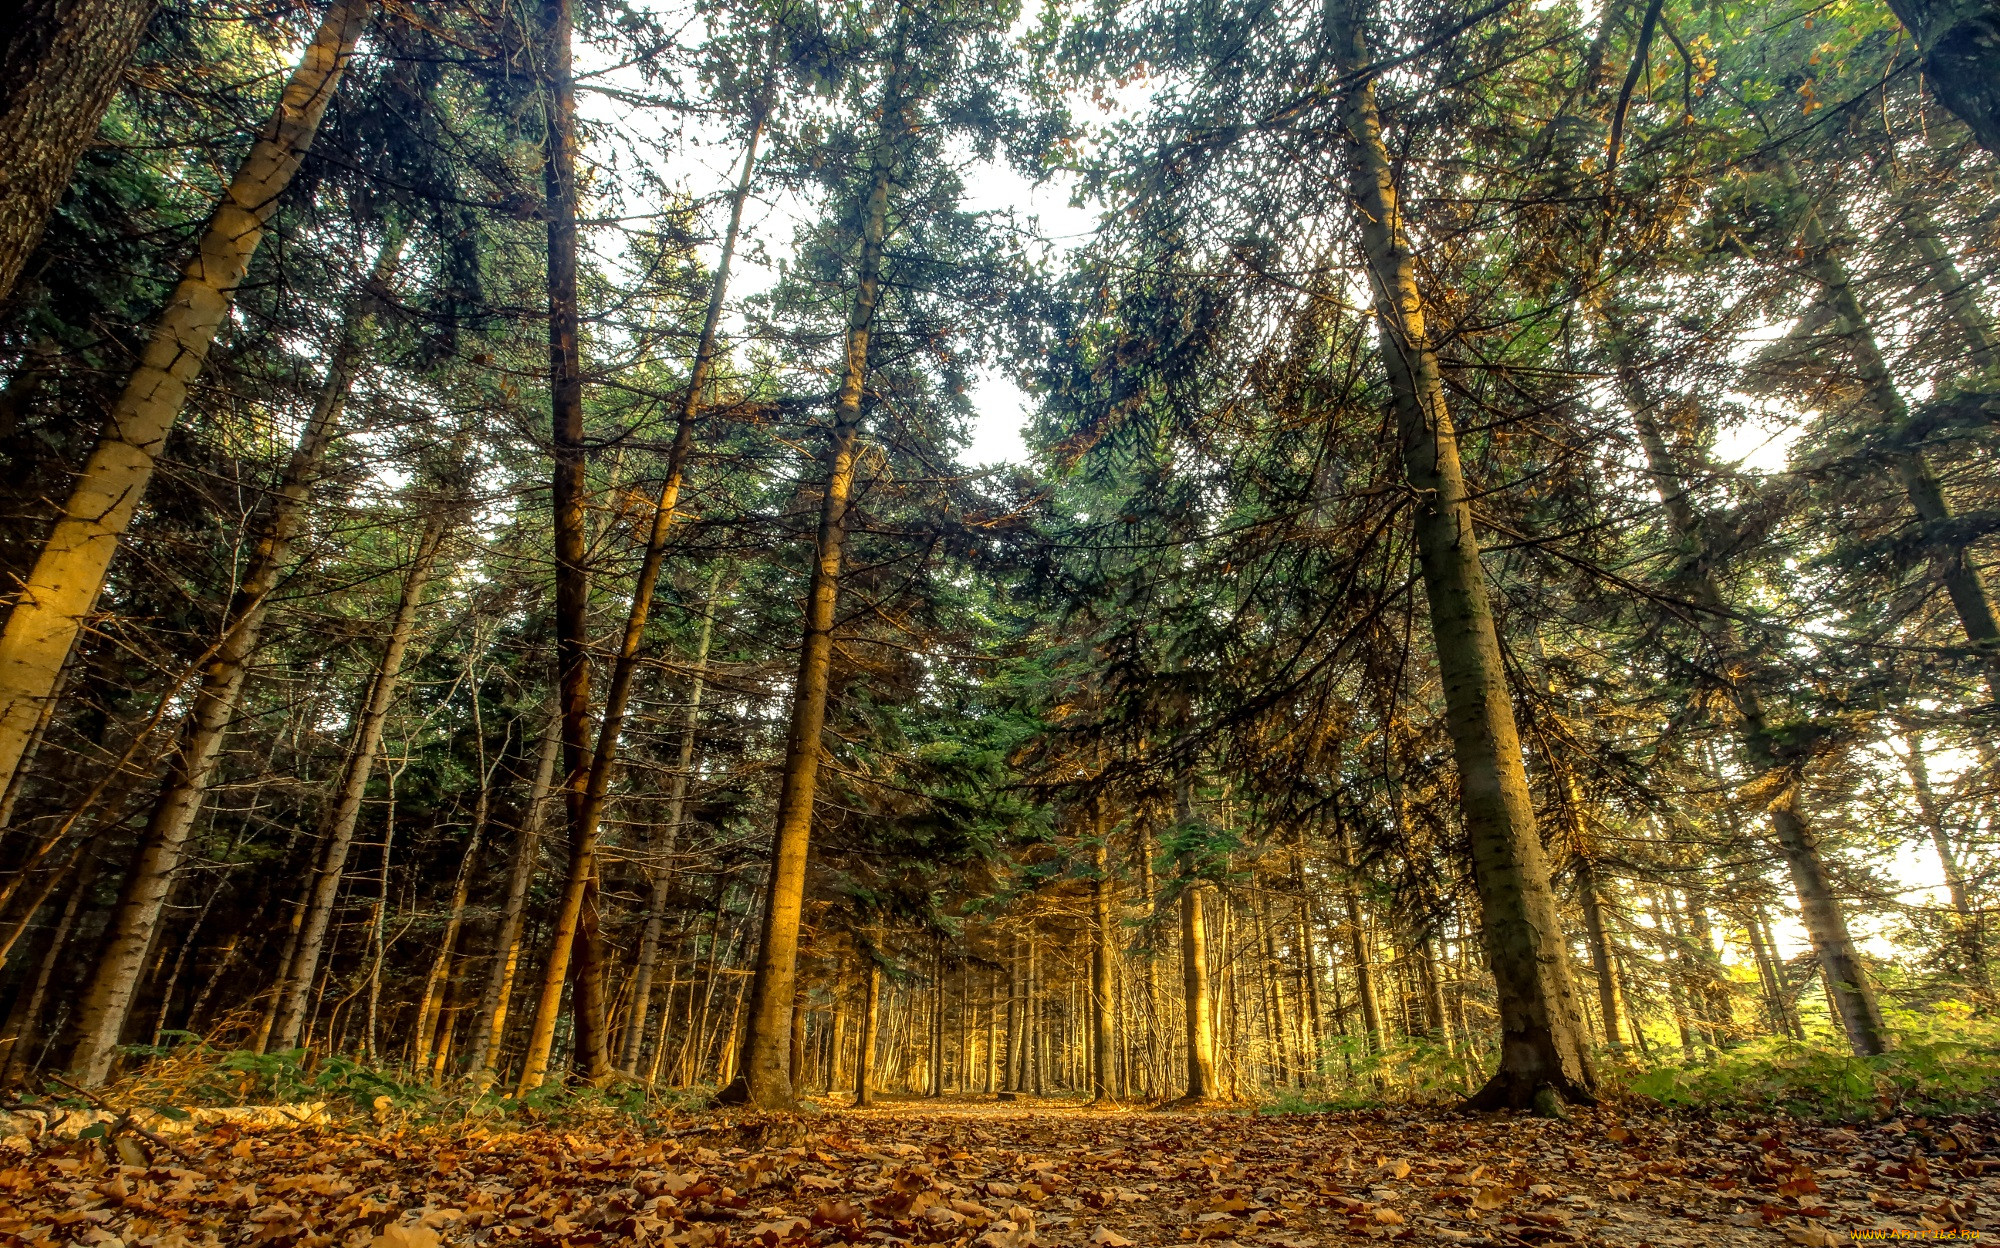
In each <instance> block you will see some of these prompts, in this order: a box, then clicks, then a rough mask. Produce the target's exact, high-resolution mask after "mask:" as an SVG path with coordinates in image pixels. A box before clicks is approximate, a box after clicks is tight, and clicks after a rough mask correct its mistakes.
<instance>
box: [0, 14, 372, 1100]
mask: <svg viewBox="0 0 2000 1248" xmlns="http://www.w3.org/2000/svg"><path fill="white" fill-rule="evenodd" d="M372 8H373V3H372V0H334V3H333V5H332V7H330V8H329V9H328V10H327V14H326V19H325V20H324V21H323V22H321V24H320V27H319V31H318V33H317V34H315V35H314V36H313V40H312V42H311V43H310V44H308V45H307V46H306V51H305V56H304V58H303V59H302V60H301V61H300V63H299V65H298V67H297V68H296V69H294V70H293V71H292V76H291V78H290V80H289V81H287V82H286V84H285V90H284V94H283V96H282V97H281V98H280V100H279V103H278V107H277V111H276V112H275V114H274V115H273V116H272V117H271V120H270V121H269V122H268V123H266V125H265V127H264V129H263V131H262V132H261V133H260V134H259V135H258V137H257V141H256V142H255V143H254V144H253V145H252V146H251V148H250V153H249V155H247V156H246V157H244V160H243V163H242V164H241V165H239V166H238V167H237V169H236V174H235V176H234V177H233V178H232V179H231V180H230V183H229V189H228V191H227V192H226V193H224V195H223V197H222V200H221V202H220V203H219V204H218V205H217V206H216V209H215V213H214V215H213V216H211V217H210V218H209V222H208V227H207V229H206V230H205V231H204V232H203V235H202V239H201V244H200V248H199V250H198V251H197V252H196V254H195V257H194V259H192V260H190V261H189V262H188V266H187V268H186V269H185V270H183V272H182V276H181V281H180V284H179V285H178V286H177V287H176V288H175V290H174V294H173V297H172V298H171V299H169V300H168V302H167V305H166V306H165V307H164V308H162V309H161V310H160V312H159V314H158V315H157V316H156V317H155V319H154V321H153V326H152V332H151V335H150V337H149V340H148V342H147V344H146V349H145V352H144V353H143V354H142V355H141V356H140V359H139V365H138V367H137V368H136V369H134V370H133V372H132V375H131V377H130V378H129V379H128V380H127V381H126V383H125V390H124V393H123V394H122V395H121V396H120V397H119V399H118V402H117V404H116V405H115V406H114V407H113V408H112V410H111V419H110V421H109V423H108V424H107V427H106V429H105V432H104V434H103V436H102V438H101V439H100V440H99V442H98V444H97V449H96V450H95V451H93V452H92V453H91V456H90V460H89V462H88V463H86V464H85V465H84V469H83V471H82V472H81V473H80V474H78V476H77V479H76V484H75V485H74V486H73V487H72V489H71V491H70V496H69V501H68V502H67V503H66V504H65V505H64V507H63V514H62V517H61V518H60V519H59V520H57V521H56V524H55V527H54V529H53V530H51V531H50V533H49V537H48V540H47V541H46V542H45V543H44V544H43V546H42V550H41V553H40V555H39V556H38V557H37V558H36V560H35V567H34V570H33V571H32V572H31V573H29V575H28V579H27V582H26V583H25V584H24V585H22V586H21V589H20V593H19V596H18V597H17V598H16V599H15V602H14V609H13V611H12V612H11V613H10V614H9V615H8V617H7V625H6V629H5V631H4V632H0V786H4V784H5V783H6V782H8V781H11V780H12V779H13V777H14V772H15V770H16V768H17V767H18V766H19V765H20V761H21V757H22V754H23V753H24V751H25V750H26V749H27V745H28V740H29V738H30V737H31V736H33V734H34V730H35V724H36V723H37V721H39V719H40V718H41V710H42V703H43V702H44V701H45V700H46V699H47V698H49V697H50V696H52V695H53V693H54V690H55V683H56V678H57V674H58V673H59V672H60V671H61V670H62V666H63V662H64V660H65V659H66V658H68V656H69V651H70V646H71V644H72V643H73V642H74V641H75V640H76V635H77V632H78V631H79V630H80V629H81V628H82V626H83V621H84V619H85V618H86V617H87V616H88V615H89V614H90V613H91V611H92V609H93V608H94V607H95V606H96V603H97V596H98V593H99V592H100V591H101V590H102V589H103V587H104V574H105V569H106V568H108V567H109V566H110V563H111V556H112V554H113V553H114V552H115V551H116V550H117V549H118V543H119V539H120V538H121V537H123V536H124V533H125V530H126V528H127V527H128V526H130V524H131V523H132V515H133V513H134V512H135V511H137V509H138V506H139V501H140V499H141V498H142V497H143V496H144V495H145V492H146V485H147V483H148V482H149V481H151V479H152V476H153V464H154V461H155V459H156V458H157V457H158V456H159V454H160V452H161V450H162V448H163V447H164V446H165V445H166V441H167V435H168V433H169V432H170V431H171V430H172V429H173V427H174V424H175V422H177V421H178V420H179V419H180V414H181V409H182V408H183V407H184V406H185V405H186V402H187V389H188V386H189V385H190V384H191V383H192V382H193V381H194V378H195V376H196V375H197V374H198V373H199V372H200V371H201V368H202V365H203V364H204V363H205V362H206V361H207V359H208V349H209V346H210V344H211V343H213V342H214V340H215V334H216V331H217V330H218V329H219V328H220V327H221V325H222V322H223V320H224V319H225V318H227V316H228V315H229V309H230V306H231V305H232V304H233V303H234V301H235V297H236V288H237V287H238V286H239V285H241V284H242V282H243V278H244V275H245V274H246V273H247V272H248V271H249V268H250V259H251V257H252V256H253V255H255V254H256V251H257V244H258V243H259V242H260V241H261V240H262V238H263V236H264V226H265V223H266V222H267V221H268V220H269V218H270V215H271V213H273V212H274V211H276V210H277V206H278V202H279V200H280V199H281V198H282V196H283V193H284V190H285V187H286V186H287V185H288V184H289V183H290V182H291V180H292V175H293V174H294V173H295V172H297V170H298V167H299V163H300V161H301V160H302V159H303V158H304V156H305V152H306V148H307V147H308V146H309V145H310V144H311V143H312V139H313V135H314V133H315V132H316V131H317V130H318V129H319V122H320V116H321V114H323V113H324V112H325V111H326V106H327V102H328V101H330V100H331V99H332V98H333V92H334V88H335V87H336V86H337V85H338V84H339V82H340V75H341V72H342V71H343V70H344V69H345V68H346V66H347V62H348V59H349V58H350V57H351V56H352V55H353V53H354V45H355V43H356V41H358V40H359V39H360V37H361V31H362V27H363V26H364V25H366V23H367V19H368V15H369V13H370V11H371V10H372ZM125 33H127V32H120V34H119V37H120V38H123V37H124V35H125ZM0 138H4V135H0ZM70 159H71V160H72V161H74V159H75V157H74V156H72V157H71V158H70ZM14 160H15V152H14V151H12V150H10V154H9V156H8V161H9V167H10V171H11V169H12V168H13V162H14ZM57 193H58V194H60V190H58V192H57ZM0 197H4V198H0V203H4V202H7V201H8V200H11V198H12V193H11V186H9V187H5V188H0ZM8 284H9V285H11V278H10V281H9V283H8ZM92 1060H93V1061H96V1060H97V1059H96V1058H95V1057H94V1056H93V1057H92Z"/></svg>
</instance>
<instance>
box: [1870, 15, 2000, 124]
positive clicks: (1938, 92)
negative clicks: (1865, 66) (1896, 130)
mask: <svg viewBox="0 0 2000 1248" xmlns="http://www.w3.org/2000/svg"><path fill="white" fill-rule="evenodd" d="M1889 8H1890V9H1891V10H1892V11H1893V12H1894V13H1895V14H1896V17H1897V19H1898V20H1900V21H1901V22H1902V23H1903V28H1904V29H1905V30H1907V31H1909V32H1910V37H1911V38H1912V39H1915V40H1916V43H1917V50H1918V52H1919V53H1921V54H1922V56H1923V61H1924V83H1925V85H1926V86H1928V87H1929V88H1930V90H1931V94H1932V95H1934V96H1936V97H1937V101H1938V103H1940V104H1942V105H1944V106H1945V107H1946V108H1947V109H1950V110H1951V112H1952V113H1953V114H1955V115H1956V116H1957V117H1958V119H1959V120H1960V121H1963V122H1964V123H1965V124H1966V125H1967V126H1969V127H1970V128H1971V130H1972V137H1973V138H1974V139H1976V140H1978V142H1979V145H1980V146H1981V147H1983V148H1985V149H1986V150H1987V151H1989V152H1992V153H1993V154H1994V155H1996V156H2000V3H1995V0H1889Z"/></svg>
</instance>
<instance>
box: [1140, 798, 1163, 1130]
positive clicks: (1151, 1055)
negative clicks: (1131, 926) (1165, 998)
mask: <svg viewBox="0 0 2000 1248" xmlns="http://www.w3.org/2000/svg"><path fill="white" fill-rule="evenodd" d="M1138 823H1139V832H1138V837H1137V838H1136V843H1135V844H1134V845H1133V847H1132V848H1133V856H1134V857H1136V858H1137V859H1138V860H1139V889H1140V891H1141V892H1143V893H1144V894H1145V906H1146V946H1145V948H1144V949H1143V950H1142V951H1141V953H1140V956H1141V957H1142V958H1143V959H1144V960H1145V968H1146V978H1145V994H1146V995H1145V1009H1146V1092H1147V1094H1148V1095H1149V1096H1163V1095H1165V1092H1164V1091H1163V1089H1164V1088H1165V1086H1166V1074H1167V1059H1166V1055H1165V1054H1164V1053H1163V1052H1162V1051H1161V1042H1162V1040H1163V1038H1164V1037H1163V1036H1162V1035H1161V1026H1160V891H1159V882H1158V881H1157V880H1155V879H1154V878H1153V821H1152V817H1151V812H1150V811H1145V810H1142V811H1141V812H1140V813H1139V820H1138Z"/></svg>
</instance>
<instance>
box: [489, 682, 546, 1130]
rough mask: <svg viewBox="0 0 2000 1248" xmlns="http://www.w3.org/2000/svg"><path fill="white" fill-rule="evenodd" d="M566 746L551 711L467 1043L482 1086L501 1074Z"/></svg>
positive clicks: (524, 809) (529, 789)
mask: <svg viewBox="0 0 2000 1248" xmlns="http://www.w3.org/2000/svg"><path fill="white" fill-rule="evenodd" d="M561 748H562V724H561V720H560V719H559V718H558V717H553V716H552V717H551V721H550V723H549V727H548V731H546V732H544V733H543V734H542V745H541V749H540V751H539V752H538V754H537V757H536V762H535V777H534V780H533V781H532V782H530V784H529V787H528V802H527V805H526V806H525V807H524V808H523V813H522V818H521V826H520V828H519V829H518V830H517V831H516V833H515V840H514V861H513V866H512V868H511V870H510V871H509V872H508V876H507V900H506V902H505V903H504V905H503V906H502V907H501V911H500V927H499V930H498V931H496V932H495V933H494V934H493V966H492V969H491V970H490V971H488V973H487V977H486V987H485V989H484V990H483V991H482V992H481V993H480V997H479V1013H478V1015H477V1016H476V1017H475V1018H474V1019H473V1022H472V1035H471V1037H470V1039H469V1040H468V1041H467V1044H466V1063H465V1064H466V1069H467V1070H469V1071H470V1072H472V1078H473V1080H474V1082H475V1083H476V1084H477V1085H478V1087H479V1088H480V1090H481V1091H484V1090H485V1089H487V1088H489V1087H491V1086H493V1084H494V1082H495V1081H497V1080H498V1079H499V1077H500V1072H499V1069H498V1068H499V1064H500V1063H499V1057H500V1047H501V1042H502V1041H503V1040H505V1038H506V1034H507V1006H508V1004H509V1002H510V1001H511V1000H512V999H513V995H514V976H515V973H516V971H517V970H518V968H519V966H520V959H521V920H522V916H523V915H525V914H526V913H527V909H528V886H529V885H530V884H532V883H533V882H534V878H535V864H536V861H537V859H538V858H539V857H540V856H541V848H542V827H543V824H544V822H545V821H546V819H547V811H548V796H549V790H550V789H551V788H552V787H554V784H555V775H556V755H557V753H558V752H559V751H560V750H561Z"/></svg>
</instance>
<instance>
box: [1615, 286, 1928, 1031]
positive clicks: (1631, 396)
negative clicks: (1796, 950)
mask: <svg viewBox="0 0 2000 1248" xmlns="http://www.w3.org/2000/svg"><path fill="white" fill-rule="evenodd" d="M1606 326H1607V329H1608V330H1609V331H1610V333H1611V335H1612V337H1613V340H1614V348H1615V350H1616V351H1617V353H1618V355H1619V368H1618V371H1619V376H1620V381H1621V384H1622V385H1623V386H1624V387H1625V391H1626V399H1627V402H1628V404H1629V405H1630V407H1631V408H1632V420H1633V427H1634V429H1636V430H1637V432H1638V434H1639V441H1640V444H1641V446H1642V447H1643V448H1644V450H1645V452H1646V462H1647V468H1648V471H1649V472H1650V473H1651V474H1652V477H1653V484H1654V488H1655V489H1656V490H1657V491H1658V492H1659V495H1660V498H1661V500H1662V502H1663V503H1664V504H1665V511H1666V514H1667V522H1668V524H1669V525H1670V526H1671V528H1672V530H1673V534H1674V537H1675V538H1676V540H1678V541H1679V542H1680V543H1681V545H1682V547H1683V549H1684V551H1685V553H1686V555H1687V556H1688V558H1689V559H1690V560H1691V561H1692V562H1693V564H1694V566H1695V568H1696V575H1695V576H1694V578H1693V588H1694V592H1695V596H1696V599H1697V601H1698V603H1699V604H1700V605H1701V606H1702V607H1703V609H1704V610H1706V611H1707V612H1708V613H1709V615H1710V617H1711V619H1712V621H1713V623H1711V624H1710V626H1709V629H1708V631H1709V635H1710V637H1711V638H1712V639H1713V640H1714V642H1715V644H1716V646H1717V648H1718V649H1719V650H1721V651H1722V654H1723V660H1724V665H1723V666H1724V670H1725V671H1727V672H1728V673H1730V675H1729V693H1730V696H1731V698H1732V699H1733V701H1734V702H1735V704H1736V711H1737V716H1738V718H1739V719H1740V720H1741V723H1742V742H1743V752H1744V755H1745V756H1746V757H1747V758H1748V760H1749V762H1750V765H1751V766H1752V767H1754V768H1755V769H1756V770H1757V771H1758V772H1759V773H1760V774H1761V775H1763V776H1765V777H1766V778H1767V780H1768V782H1769V785H1770V787H1771V788H1772V790H1773V792H1772V793H1771V795H1770V797H1769V798H1768V799H1767V803H1766V809H1767V811H1768V812H1769V814H1770V819H1771V830H1772V832H1773V833H1774V834H1775V835H1776V838H1777V841H1778V848H1779V851H1780V852H1781V853H1782V854H1783V856H1784V859H1785V865H1786V866H1787V867H1788V868H1789V869H1790V871H1791V876H1792V885H1793V887H1794V888H1795V889H1796V890H1797V892H1798V896H1799V910H1800V917H1801V918H1802V919H1803V920H1804V921H1805V927H1806V933H1807V935H1808V936H1809V937H1810V939H1811V940H1812V945H1813V951H1814V953H1815V954H1817V955H1818V957H1819V960H1820V966H1821V969H1822V970H1823V971H1824V972H1825V974H1826V979H1827V982H1828V983H1829V984H1833V985H1837V987H1836V988H1835V990H1834V992H1835V1000H1836V1001H1837V1002H1838V1003H1839V1006H1840V1008H1839V1011H1838V1012H1839V1014H1840V1016H1841V1023H1842V1027H1843V1029H1844V1030H1845V1031H1846V1033H1847V1037H1848V1042H1849V1043H1850V1044H1851V1045H1852V1046H1853V1048H1854V1051H1855V1052H1856V1053H1861V1054H1873V1053H1881V1052H1884V1051H1885V1050H1886V1049H1887V1048H1888V1043H1889V1038H1888V1031H1887V1028H1886V1026H1885V1024H1884V1023H1883V1020H1882V1011H1881V1007H1880V1006H1879V1005H1878V1004H1877V1003H1876V1000H1875V992H1874V988H1873V987H1872V985H1870V983H1869V981H1868V976H1867V972H1866V970H1865V968H1864V967H1863V966H1862V964H1861V956H1860V953H1859V951H1858V950H1857V949H1856V948H1855V946H1854V940H1853V937H1852V936H1851V935H1850V933H1849V932H1848V929H1847V917H1846V915H1845V914H1843V913H1842V911H1841V906H1840V901H1839V899H1838V897H1836V896H1835V894H1834V891H1833V884H1832V881H1831V879H1830V877H1829V876H1828V875H1827V871H1826V863H1825V861H1824V860H1823V859H1822V858H1821V856H1820V852H1819V842H1818V838H1817V837H1815V836H1814V835H1813V831H1812V827H1811V825H1810V824H1809V823H1808V822H1807V820H1806V817H1805V814H1804V812H1803V811H1802V810H1801V808H1800V802H1799V775H1798V773H1799V769H1800V767H1801V765H1802V764H1801V763H1800V762H1798V761H1797V760H1792V759H1787V758H1785V757H1783V756H1781V755H1780V754H1779V752H1778V747H1777V744H1776V742H1775V740H1774V738H1773V737H1772V735H1771V733H1770V730H1769V727H1768V724H1767V721H1766V719H1765V716H1764V703H1763V697H1762V695H1761V694H1760V693H1759V691H1758V689H1757V688H1756V685H1755V684H1754V683H1753V681H1752V680H1751V678H1750V671H1751V665H1750V663H1749V661H1748V659H1747V658H1746V656H1745V654H1744V650H1743V645H1742V642H1741V641H1740V640H1739V639H1738V637H1737V635H1736V631H1735V628H1734V627H1733V625H1732V624H1731V623H1730V619H1731V612H1730V611H1729V610H1728V609H1727V607H1726V605H1725V603H1724V601H1723V598H1722V591H1721V589H1720V588H1719V587H1718V586H1717V584H1716V581H1715V575H1714V572H1713V570H1712V569H1711V566H1710V559H1709V555H1708V551H1707V549H1706V548H1705V545H1704V542H1703V538H1702V536H1701V535H1702V533H1703V532H1704V531H1705V530H1704V529H1703V527H1702V521H1701V517H1700V516H1699V514H1698V513H1697V512H1696V511H1695V507H1694V503H1693V501H1692V500H1691V499H1690V498H1689V496H1688V488H1687V485H1686V483H1685V482H1686V478H1685V477H1684V475H1683V474H1682V473H1681V471H1680V468H1679V466H1678V464H1677V463H1676V462H1675V460H1674V457H1673V454H1672V452H1671V451H1670V450H1669V449H1668V446H1667V441H1666V437H1665V435H1664V434H1663V433H1662V431H1661V429H1660V426H1659V422H1658V420H1657V419H1656V418H1655V416H1654V411H1655V408H1654V405H1653V402H1652V398H1651V396H1650V395H1649V394H1648V393H1647V392H1646V390H1645V388H1644V386H1643V384H1642V383H1641V381H1640V380H1639V374H1638V371H1637V368H1636V360H1635V355H1634V352H1633V345H1632V343H1631V340H1630V339H1629V338H1628V337H1627V336H1626V334H1625V332H1624V328H1623V326H1621V325H1620V324H1619V322H1618V321H1617V319H1616V318H1615V317H1613V316H1607V317H1606Z"/></svg>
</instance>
